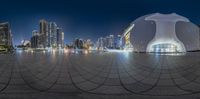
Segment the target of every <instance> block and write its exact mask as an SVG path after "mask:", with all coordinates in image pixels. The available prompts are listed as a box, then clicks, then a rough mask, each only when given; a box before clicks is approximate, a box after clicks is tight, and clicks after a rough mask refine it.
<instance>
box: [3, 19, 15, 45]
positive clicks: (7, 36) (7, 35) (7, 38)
mask: <svg viewBox="0 0 200 99" xmlns="http://www.w3.org/2000/svg"><path fill="white" fill-rule="evenodd" d="M0 45H6V46H12V34H11V29H10V24H9V23H8V22H5V23H0Z"/></svg>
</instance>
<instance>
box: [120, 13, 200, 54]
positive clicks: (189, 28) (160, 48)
mask: <svg viewBox="0 0 200 99" xmlns="http://www.w3.org/2000/svg"><path fill="white" fill-rule="evenodd" d="M129 43H131V45H132V48H133V51H135V52H187V51H196V50H199V49H200V37H199V28H198V26H196V25H195V24H193V23H191V22H190V21H189V20H188V19H187V18H185V17H183V16H180V15H178V14H175V13H172V14H160V13H155V14H150V15H145V16H142V17H139V18H138V19H136V20H135V21H134V22H133V23H131V25H130V26H129V27H128V29H127V30H126V31H125V33H124V34H123V37H122V45H123V46H124V49H125V48H127V45H129Z"/></svg>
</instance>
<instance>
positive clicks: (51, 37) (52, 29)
mask: <svg viewBox="0 0 200 99" xmlns="http://www.w3.org/2000/svg"><path fill="white" fill-rule="evenodd" d="M48 33H49V34H48V45H49V47H52V48H56V47H57V25H56V23H55V22H50V23H49V32H48Z"/></svg>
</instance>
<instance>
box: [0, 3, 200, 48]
mask: <svg viewBox="0 0 200 99" xmlns="http://www.w3.org/2000/svg"><path fill="white" fill-rule="evenodd" d="M1 3H2V6H1V11H2V12H4V13H2V15H1V20H0V22H9V23H10V24H11V30H12V34H13V38H14V45H18V44H20V42H21V40H23V39H29V38H30V37H31V34H32V30H39V24H38V23H39V20H40V19H46V20H47V21H54V22H56V23H57V24H59V25H60V27H61V28H62V29H63V31H64V32H65V43H69V42H72V41H73V39H75V38H83V39H91V40H93V41H96V40H97V39H98V38H99V37H105V36H107V35H111V34H113V35H118V34H122V33H123V31H124V29H126V27H127V26H129V24H130V23H131V22H132V21H134V20H135V19H137V18H138V17H140V16H143V15H146V14H150V13H156V12H159V13H166V14H168V13H173V12H175V13H177V14H180V15H183V16H185V17H187V18H188V19H190V21H191V22H193V23H195V24H197V25H199V23H200V19H199V16H200V15H199V13H197V12H198V9H199V6H198V1H197V0H193V2H190V1H189V0H177V1H173V0H167V1H158V0H156V1H145V0H141V1H130V0H127V1H107V2H106V1H101V2H98V1H97V2H94V1H90V0H87V1H78V2H76V1H64V0H58V1H57V2H48V1H45V0H44V1H41V2H40V1H37V0H36V1H30V2H23V0H22V1H19V2H16V3H14V4H13V3H11V4H10V1H3V2H1ZM6 5H9V6H8V7H10V8H9V9H8V8H7V7H5V6H6ZM51 5H54V6H51ZM25 8H26V9H25ZM91 8H92V9H91Z"/></svg>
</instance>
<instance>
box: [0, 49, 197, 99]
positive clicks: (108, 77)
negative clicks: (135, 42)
mask: <svg viewBox="0 0 200 99" xmlns="http://www.w3.org/2000/svg"><path fill="white" fill-rule="evenodd" d="M147 98H148V99H200V53H199V52H193V53H187V54H185V55H158V54H145V53H118V52H113V53H111V52H101V53H100V52H92V53H87V54H84V53H76V54H74V53H57V52H55V53H47V52H45V53H44V52H34V53H32V52H21V53H17V52H16V53H14V54H7V55H5V54H2V55H0V99H147Z"/></svg>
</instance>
